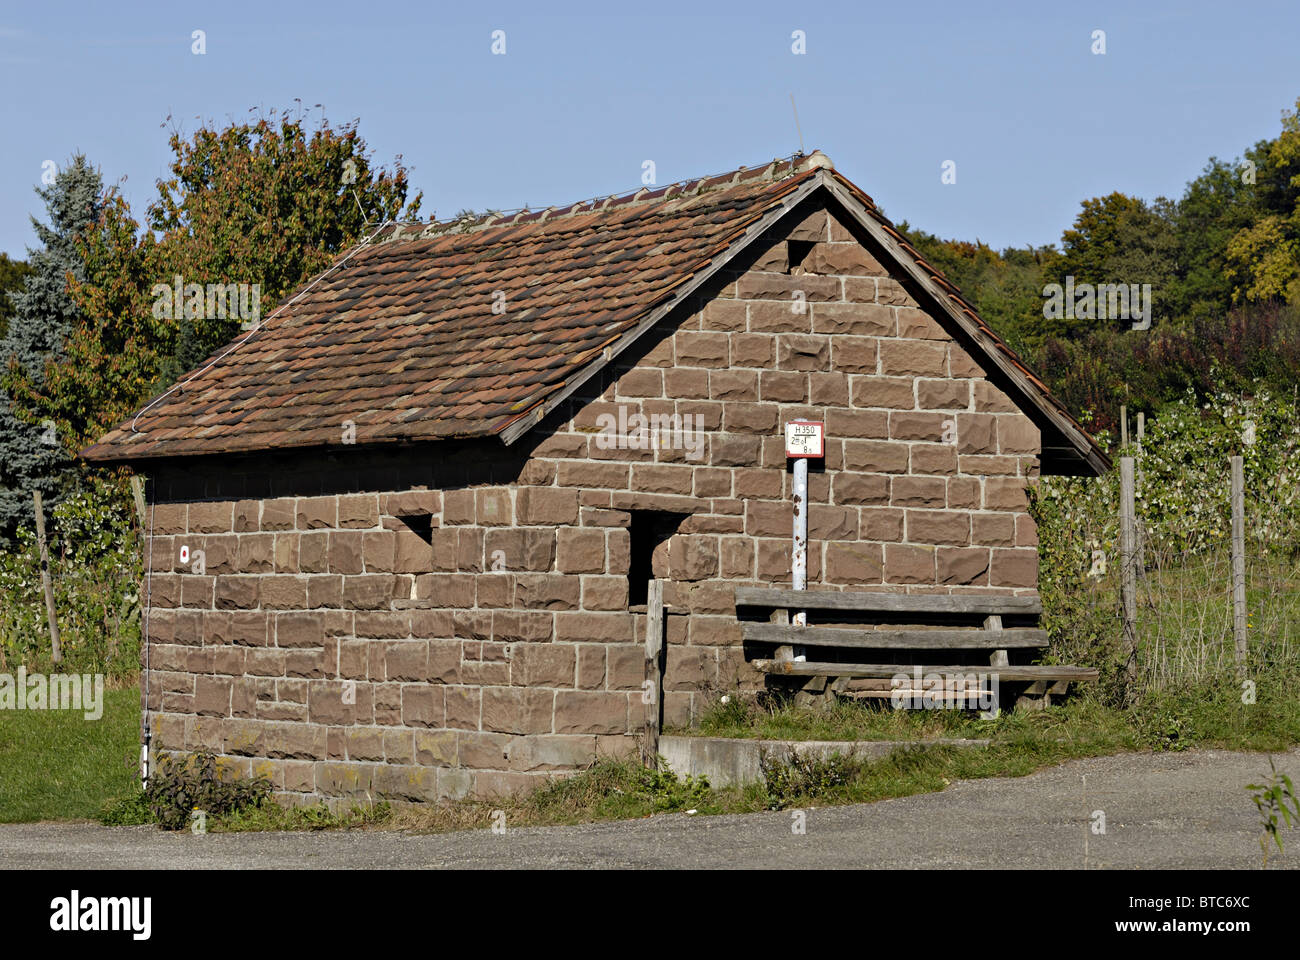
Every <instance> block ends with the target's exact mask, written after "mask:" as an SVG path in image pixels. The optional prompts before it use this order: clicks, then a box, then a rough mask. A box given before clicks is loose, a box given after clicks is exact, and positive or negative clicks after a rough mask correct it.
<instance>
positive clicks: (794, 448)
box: [785, 420, 826, 459]
mask: <svg viewBox="0 0 1300 960" xmlns="http://www.w3.org/2000/svg"><path fill="white" fill-rule="evenodd" d="M785 455H786V456H787V457H794V458H807V459H812V458H814V457H824V456H826V424H824V423H822V422H821V421H820V420H791V421H790V422H789V423H787V424H786V425H785Z"/></svg>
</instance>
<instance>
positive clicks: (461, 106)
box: [0, 0, 1300, 256]
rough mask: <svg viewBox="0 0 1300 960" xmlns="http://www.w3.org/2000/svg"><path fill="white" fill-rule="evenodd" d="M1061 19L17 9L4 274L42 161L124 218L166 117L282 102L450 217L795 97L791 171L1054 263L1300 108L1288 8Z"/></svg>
mask: <svg viewBox="0 0 1300 960" xmlns="http://www.w3.org/2000/svg"><path fill="white" fill-rule="evenodd" d="M1059 7H1060V8H1059V9H1058V5H1056V4H1047V3H1041V2H1039V3H969V2H966V3H957V2H947V0H942V2H930V3H912V4H896V3H888V4H886V3H876V2H860V3H851V2H850V3H836V2H822V3H818V4H799V3H790V2H789V0H785V2H772V3H768V2H758V0H749V2H745V3H734V4H732V3H711V2H701V0H697V2H694V3H654V4H612V3H608V2H606V3H590V4H588V3H563V2H550V3H546V4H538V3H517V4H516V3H501V4H464V3H457V4H450V3H437V2H425V3H402V2H396V0H388V2H384V3H367V2H362V0H348V2H333V0H319V2H315V3H278V2H263V3H240V2H230V3H220V4H214V3H184V2H172V3H151V2H136V0H130V2H128V3H122V4H109V3H99V2H95V3H85V4H65V3H57V2H42V3H24V4H18V3H14V2H10V3H7V4H5V5H4V6H3V7H0V83H2V84H3V87H4V89H5V91H6V97H5V102H4V105H3V115H2V119H3V124H4V125H3V129H4V130H5V133H6V137H5V141H6V143H5V148H4V150H3V151H0V251H5V252H8V253H10V254H11V255H16V256H25V254H24V248H25V247H26V246H28V245H30V244H33V243H34V242H35V237H34V234H33V232H32V230H31V227H30V224H29V222H28V216H29V215H30V214H32V213H42V212H43V211H41V210H40V209H39V200H38V199H37V197H36V196H35V194H34V193H33V189H32V188H33V187H34V186H36V185H37V184H38V183H39V182H40V177H41V170H42V164H43V163H44V161H46V160H53V161H55V162H56V163H59V164H62V163H63V161H64V160H65V159H66V158H67V157H68V156H69V155H71V154H72V153H73V152H74V151H77V150H80V151H84V152H85V153H86V154H87V156H88V157H89V158H90V159H91V161H92V162H94V163H96V164H97V165H99V166H100V167H101V169H102V170H103V173H104V176H105V179H106V180H107V181H109V182H114V181H118V180H120V179H121V178H123V177H125V178H126V180H125V185H124V187H125V190H126V194H127V197H128V199H129V200H130V201H131V204H132V208H133V210H134V211H135V213H136V215H137V218H140V217H141V216H142V215H143V211H144V206H145V204H146V203H147V202H148V201H149V200H150V199H152V197H153V196H154V195H155V193H156V190H155V187H154V182H155V180H156V179H157V178H158V177H160V176H162V175H164V174H165V172H166V167H167V162H168V160H169V153H168V150H167V131H166V130H165V129H164V128H163V124H164V121H165V118H166V117H167V116H168V115H169V114H170V115H172V116H173V117H174V118H176V119H177V120H178V121H179V122H180V123H181V124H182V125H183V126H184V128H185V129H188V130H193V129H194V126H195V125H196V122H197V121H196V118H199V117H202V118H215V119H217V120H221V119H224V118H227V117H230V118H235V119H239V118H243V117H246V116H248V110H249V108H250V107H263V108H271V107H277V108H278V107H284V106H289V107H293V106H294V98H295V97H297V98H300V99H301V101H302V102H303V104H305V105H307V106H308V107H309V108H311V105H312V104H317V103H320V104H323V105H324V107H325V111H326V114H327V116H328V117H329V118H330V120H331V121H334V122H339V121H344V120H349V119H351V118H354V117H359V118H360V120H361V124H360V131H361V134H362V136H363V137H364V138H365V139H366V140H367V142H368V144H369V146H370V147H371V148H372V149H373V151H374V153H375V156H376V158H377V159H379V160H384V161H387V160H391V158H392V157H393V156H394V155H395V154H399V153H400V154H401V155H402V157H403V160H404V162H405V163H406V164H407V165H408V166H409V167H411V169H412V182H413V184H414V186H416V187H417V188H420V189H423V190H424V192H425V198H426V199H425V204H424V212H425V214H426V215H431V214H432V212H433V211H436V212H437V214H438V215H439V216H440V217H445V216H450V215H452V214H454V213H455V212H456V211H457V210H459V209H461V208H466V207H468V208H472V209H486V208H489V207H491V208H500V209H505V208H511V207H518V206H522V205H523V204H525V203H528V204H531V205H532V206H533V207H535V208H536V207H538V206H545V205H548V204H552V203H555V204H559V203H563V202H565V201H574V200H578V199H582V198H586V197H591V196H595V195H599V194H608V193H614V192H621V191H624V190H632V189H636V188H637V187H639V186H640V179H641V171H642V163H643V162H644V161H645V160H653V161H654V163H655V165H656V172H657V182H658V183H659V184H661V185H662V184H665V183H670V182H673V181H675V180H681V179H685V178H688V177H692V176H700V175H704V174H710V173H717V172H720V171H723V170H728V169H732V168H734V167H737V166H740V165H741V164H745V165H749V166H752V165H754V164H756V163H760V162H763V161H765V160H770V159H771V158H773V157H775V156H786V155H788V154H790V153H793V152H794V151H795V150H796V149H798V147H799V138H798V136H797V134H796V129H795V123H794V118H793V116H792V113H791V109H790V95H791V94H794V97H795V100H796V102H797V104H798V109H799V120H800V123H801V125H802V130H803V142H804V144H805V146H806V148H807V149H808V150H810V151H811V150H812V149H813V148H814V147H817V148H820V149H822V150H823V151H825V152H826V153H827V154H829V155H830V157H831V158H832V159H833V161H834V162H835V165H836V167H837V168H838V169H839V170H841V171H842V172H844V173H845V174H846V175H847V176H848V177H849V178H850V179H852V180H854V181H855V182H856V183H858V184H859V185H860V186H862V187H863V188H864V189H865V190H866V191H867V192H868V193H870V194H871V195H872V196H873V197H874V198H875V199H876V201H877V202H878V203H879V204H881V205H882V206H883V208H884V210H885V212H886V213H887V214H888V215H889V216H890V217H892V218H893V219H895V220H907V221H908V222H909V223H911V224H912V225H913V226H919V227H923V228H925V229H927V230H930V231H933V232H935V233H938V234H940V235H941V236H944V237H957V238H962V239H976V238H979V239H982V240H984V241H986V242H989V243H992V244H993V245H994V246H996V247H999V248H1000V247H1004V246H1008V245H1013V246H1023V245H1024V244H1026V243H1034V244H1042V243H1049V242H1056V241H1058V240H1059V237H1060V233H1061V230H1062V229H1063V228H1065V227H1066V226H1068V225H1069V224H1070V222H1071V221H1072V220H1073V218H1074V215H1075V213H1076V212H1077V210H1078V205H1079V202H1080V201H1081V200H1083V199H1085V198H1087V197H1091V196H1095V195H1099V194H1104V193H1108V192H1110V191H1111V190H1121V191H1124V192H1126V193H1130V194H1135V195H1138V196H1142V197H1146V198H1151V197H1155V196H1158V195H1162V194H1163V195H1167V196H1172V195H1177V194H1179V193H1181V191H1182V187H1183V184H1184V183H1185V182H1186V181H1187V180H1188V179H1190V178H1192V177H1194V176H1196V175H1197V173H1198V172H1199V171H1200V170H1201V168H1202V167H1203V166H1204V164H1205V162H1206V160H1207V159H1208V158H1209V157H1210V156H1212V155H1217V156H1219V157H1221V158H1225V159H1227V158H1232V157H1237V156H1239V155H1240V154H1241V152H1242V150H1243V149H1244V148H1245V147H1246V146H1248V145H1250V144H1253V143H1254V142H1255V141H1257V140H1259V139H1261V138H1264V137H1272V136H1275V135H1276V134H1277V132H1278V130H1279V128H1280V121H1279V117H1280V112H1281V110H1282V109H1283V108H1286V107H1289V106H1291V105H1293V104H1294V103H1295V100H1296V98H1297V96H1300V75H1298V74H1297V73H1296V71H1295V70H1294V67H1295V64H1296V62H1297V61H1296V57H1295V44H1296V40H1297V37H1298V36H1300V30H1298V29H1297V28H1300V5H1297V4H1295V3H1270V2H1261V0H1253V2H1251V3H1250V4H1248V5H1245V6H1232V5H1224V4H1212V3H1200V2H1192V3H1133V2H1128V3H1097V4H1088V5H1086V6H1085V5H1075V4H1069V5H1059ZM194 30H203V31H204V32H205V34H206V45H207V52H206V54H204V55H202V56H196V55H194V54H193V53H192V52H191V45H192V40H191V34H192V31H194ZM494 30H504V31H505V35H506V53H505V55H504V56H497V55H493V54H492V52H491V47H492V32H493V31H494ZM795 30H802V31H803V32H804V35H805V37H806V41H805V42H806V51H807V52H806V53H805V54H803V55H796V54H794V53H793V52H792V49H791V47H792V43H793V42H794V41H793V40H792V39H791V35H792V33H793V32H794V31H795ZM1094 30H1104V31H1105V34H1106V53H1105V55H1100V56H1099V55H1095V54H1093V53H1092V52H1091V47H1092V45H1093V40H1092V32H1093V31H1094ZM317 113H319V111H316V110H314V109H312V114H313V115H315V114H317ZM947 160H952V161H954V163H955V164H956V183H954V184H944V183H942V182H941V172H942V165H943V163H944V161H947Z"/></svg>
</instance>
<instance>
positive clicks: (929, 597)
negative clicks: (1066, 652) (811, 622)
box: [736, 587, 1043, 616]
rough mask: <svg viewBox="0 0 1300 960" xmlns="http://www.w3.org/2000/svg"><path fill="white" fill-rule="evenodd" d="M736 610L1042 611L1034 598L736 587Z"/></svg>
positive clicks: (982, 612) (985, 612)
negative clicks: (748, 608) (771, 608)
mask: <svg viewBox="0 0 1300 960" xmlns="http://www.w3.org/2000/svg"><path fill="white" fill-rule="evenodd" d="M736 606H738V607H778V608H788V609H797V610H844V611H856V612H859V613H940V614H942V613H957V614H979V615H981V616H990V615H1006V614H1013V615H1014V614H1025V615H1034V614H1041V613H1042V612H1043V603H1042V600H1040V599H1039V598H1038V597H1037V596H1032V597H1000V596H979V595H960V596H954V595H951V594H899V593H872V592H869V591H861V590H855V591H843V592H841V591H837V590H786V589H781V588H775V587H737V588H736Z"/></svg>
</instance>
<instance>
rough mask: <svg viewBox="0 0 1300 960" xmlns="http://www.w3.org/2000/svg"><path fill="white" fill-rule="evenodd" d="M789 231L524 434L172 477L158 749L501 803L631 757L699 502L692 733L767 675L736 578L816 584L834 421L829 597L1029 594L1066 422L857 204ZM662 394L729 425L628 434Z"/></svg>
mask: <svg viewBox="0 0 1300 960" xmlns="http://www.w3.org/2000/svg"><path fill="white" fill-rule="evenodd" d="M766 239H767V242H766V243H765V244H762V250H761V252H759V253H756V254H754V255H753V256H751V257H750V258H749V260H748V261H747V262H745V263H742V264H738V265H737V266H736V269H733V270H732V271H730V272H729V273H727V274H726V275H724V276H723V277H721V278H719V280H718V281H717V282H716V283H714V285H713V286H712V287H711V288H710V289H709V290H708V291H707V293H706V294H704V295H702V296H701V297H698V298H697V300H696V302H695V303H694V304H693V305H692V306H691V309H690V310H689V311H681V312H679V313H678V314H677V315H674V316H672V317H670V318H668V319H667V320H666V321H665V322H664V323H663V324H662V325H661V326H660V327H659V328H658V329H656V330H655V331H653V332H652V334H650V335H648V336H647V337H646V338H645V341H644V345H642V346H638V347H637V348H635V349H637V350H638V352H637V353H636V354H635V355H630V356H625V357H623V358H620V360H619V362H617V363H616V364H615V365H614V367H613V368H612V369H610V370H608V371H606V372H605V374H603V375H602V376H599V377H596V378H593V380H592V381H591V382H590V383H589V384H588V385H586V386H585V387H584V388H583V390H582V391H580V393H579V394H578V395H576V396H575V397H574V398H573V399H572V400H571V401H569V402H568V403H567V404H566V405H565V407H563V408H562V409H561V411H559V412H557V414H555V415H553V416H552V418H551V419H550V420H548V422H547V423H545V424H543V425H541V426H539V427H538V428H537V429H536V430H535V431H534V433H533V434H531V435H529V436H527V437H525V438H524V439H523V440H520V441H519V442H518V443H517V444H516V445H514V446H513V447H510V448H506V447H504V445H503V444H501V443H500V441H498V440H489V441H483V442H477V443H468V444H463V445H459V446H457V445H454V444H452V445H443V446H441V447H440V448H436V449H435V448H429V447H425V448H416V449H413V450H406V451H393V452H388V451H384V452H379V453H371V452H367V451H346V450H343V451H339V452H338V453H337V454H321V455H317V456H313V457H305V456H304V457H299V458H294V457H289V458H287V459H286V458H283V457H281V458H279V459H276V458H269V457H268V458H267V459H264V460H259V459H257V458H253V459H245V460H243V461H241V462H240V463H239V464H238V465H236V464H232V463H220V462H216V463H207V462H205V463H202V464H182V465H178V464H172V465H167V466H165V467H161V468H159V470H158V471H157V472H156V474H155V491H156V497H157V499H158V501H159V502H157V504H156V506H155V508H154V537H153V541H152V550H151V562H152V571H153V573H152V587H151V590H152V592H151V596H152V605H153V607H152V611H151V614H150V624H149V637H150V673H149V691H148V692H149V703H150V706H151V709H153V710H156V711H157V715H156V719H155V733H156V740H155V744H156V745H157V746H158V747H160V748H162V749H175V750H192V749H197V748H200V747H202V748H206V749H210V750H213V751H215V752H218V753H220V754H223V755H226V756H229V757H232V758H235V759H236V760H237V762H238V763H239V764H240V765H241V766H243V767H244V768H245V769H246V770H248V771H250V772H254V771H255V772H263V773H266V774H267V775H269V776H270V777H271V778H272V780H273V782H274V784H275V786H276V789H277V790H279V791H281V792H282V793H284V794H286V795H289V796H297V797H303V798H307V797H313V796H333V797H337V796H360V795H364V794H366V793H367V792H368V793H370V795H372V796H390V797H394V798H398V799H439V798H446V797H459V796H464V795H467V794H473V795H479V796H487V795H491V794H493V793H497V792H501V791H507V790H513V789H518V788H521V787H525V786H528V785H530V784H533V783H536V782H537V779H538V778H539V777H542V776H545V775H548V774H551V773H553V772H555V771H561V770H567V769H573V768H575V767H578V766H581V765H583V764H584V763H586V762H588V761H589V760H590V759H591V758H592V757H595V756H600V755H612V754H618V753H622V752H625V751H630V750H631V749H634V747H635V741H634V736H633V735H634V734H636V733H637V732H639V729H640V724H641V719H642V716H643V707H642V705H641V682H642V671H643V663H642V661H643V655H642V647H641V643H642V636H641V634H640V631H641V630H642V629H643V621H644V616H643V615H642V614H641V613H640V612H639V611H635V610H630V609H629V594H628V575H629V569H630V568H631V567H632V565H633V563H634V559H633V557H632V555H631V552H632V547H633V545H632V543H631V533H630V528H632V527H633V515H634V512H635V511H661V512H663V513H667V514H672V515H675V516H680V517H683V518H684V519H682V520H681V523H680V525H679V526H678V527H677V528H676V532H675V533H674V534H673V535H672V536H671V537H669V538H668V539H666V540H665V541H664V542H663V543H662V544H661V545H660V546H659V548H658V549H656V550H655V551H654V553H653V557H652V558H651V561H650V562H651V568H652V570H653V573H654V575H655V576H657V577H662V578H664V579H665V580H667V581H668V583H667V586H666V594H665V599H666V600H667V602H669V603H670V604H672V606H673V612H672V614H671V615H670V616H669V617H668V648H667V668H666V673H665V677H664V689H665V694H664V710H665V722H666V723H667V724H684V723H689V722H690V721H691V720H692V719H693V718H694V717H696V716H698V714H699V712H700V711H701V710H702V709H703V708H704V707H705V705H706V704H707V702H708V701H709V700H710V699H711V698H712V697H713V696H715V695H716V694H717V693H718V692H720V691H722V690H723V689H725V688H734V687H735V686H737V685H741V686H748V687H754V686H758V685H761V682H762V678H761V677H760V676H759V675H757V674H756V673H755V672H754V671H753V670H752V669H751V668H750V667H749V666H748V665H747V664H746V662H745V659H744V656H743V653H742V650H741V646H740V633H739V627H738V626H737V624H736V620H735V607H734V600H733V591H734V589H735V587H736V586H738V585H754V586H757V585H772V584H782V583H784V584H788V583H789V581H790V527H791V512H790V493H791V491H790V486H791V482H790V481H791V478H790V474H789V472H788V471H787V470H786V460H785V455H784V444H783V437H782V425H783V424H784V422H785V421H787V420H790V419H794V418H807V419H817V420H824V421H825V423H826V431H827V436H828V439H827V444H826V457H825V461H824V464H822V465H821V466H819V467H816V468H814V470H813V472H812V473H811V476H810V483H809V488H810V490H809V493H810V500H811V511H810V530H809V532H810V554H809V564H808V567H809V580H810V585H811V586H814V587H817V586H821V587H839V588H867V589H881V590H893V591H909V592H917V591H938V592H978V591H998V592H1011V593H1027V592H1032V591H1033V590H1034V589H1035V586H1036V582H1037V551H1036V544H1037V540H1036V536H1035V531H1034V526H1033V523H1032V521H1031V519H1030V517H1029V516H1028V515H1027V513H1026V511H1025V507H1026V499H1025V488H1026V483H1027V482H1030V481H1031V480H1032V479H1033V478H1034V477H1035V476H1036V474H1037V462H1038V461H1037V454H1038V452H1039V434H1038V430H1037V428H1036V427H1035V426H1034V425H1033V423H1032V422H1031V421H1030V420H1029V419H1028V418H1027V417H1026V416H1024V415H1023V414H1022V413H1020V412H1019V411H1018V410H1017V408H1016V407H1015V406H1014V404H1012V403H1011V401H1010V400H1008V398H1007V396H1006V395H1005V394H1004V393H1003V392H1002V391H1001V390H999V389H998V388H997V386H995V384H994V383H993V382H991V381H990V380H989V379H988V378H987V377H986V373H985V371H984V370H983V369H982V368H981V367H980V366H979V364H977V363H976V362H975V361H974V360H973V359H972V358H971V357H970V355H969V354H968V353H967V352H966V351H965V350H964V349H963V348H962V346H961V345H960V344H959V343H958V342H957V341H956V340H954V339H953V337H952V336H950V335H949V333H948V332H946V331H945V329H944V328H943V327H942V326H941V325H940V323H938V322H936V320H935V319H934V318H933V317H932V316H930V315H929V314H927V313H926V312H925V311H923V310H921V309H920V308H919V306H918V304H917V301H916V300H915V299H913V297H912V295H911V294H910V293H909V292H908V290H907V289H906V287H905V285H904V283H902V282H900V281H899V279H898V278H894V277H891V276H889V274H888V272H887V271H886V270H885V269H884V268H883V267H882V266H881V265H880V263H879V262H878V260H877V259H876V257H875V256H874V255H873V254H872V252H871V250H870V249H869V248H868V247H867V246H864V245H863V244H861V243H859V242H858V241H857V240H855V239H854V237H853V235H852V234H851V233H850V231H849V230H848V229H846V227H845V226H844V225H843V224H842V223H841V222H840V221H839V220H837V219H836V217H835V216H834V215H833V214H831V213H828V211H826V210H825V209H811V210H803V211H798V212H797V214H796V215H795V216H794V217H793V218H792V222H790V223H787V224H785V225H783V226H782V228H781V231H780V233H779V234H775V235H773V236H772V237H769V238H766ZM636 414H640V415H643V416H647V417H652V416H655V415H659V416H660V417H678V418H679V422H681V420H684V418H685V417H686V416H687V415H689V416H690V418H691V423H692V425H693V426H697V427H698V428H699V430H700V433H699V434H698V439H699V441H700V443H699V444H698V445H696V444H692V443H681V442H673V441H672V440H671V439H670V441H669V443H668V445H666V446H665V445H662V444H651V443H647V444H645V445H644V446H643V447H642V446H639V445H637V444H636V442H635V440H634V441H633V442H617V443H610V442H609V441H610V435H609V424H610V423H618V424H626V423H628V421H629V418H630V417H632V416H633V415H636ZM347 415H348V414H347V411H340V414H339V416H340V420H343V419H346V418H347ZM633 422H635V421H633ZM660 422H664V421H660ZM692 436H695V435H692ZM453 448H455V449H453ZM182 548H183V549H184V551H185V554H184V555H185V556H186V557H187V559H186V560H185V561H182V559H181V557H182ZM200 553H201V556H202V567H201V568H199V567H196V562H197V557H198V556H199V554H200Z"/></svg>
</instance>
